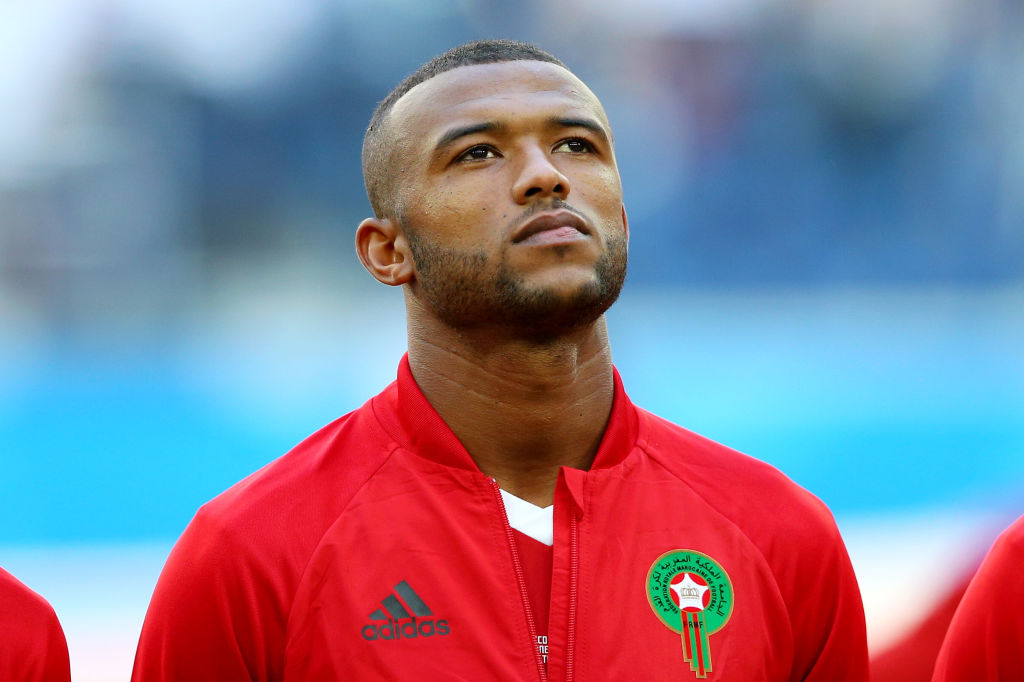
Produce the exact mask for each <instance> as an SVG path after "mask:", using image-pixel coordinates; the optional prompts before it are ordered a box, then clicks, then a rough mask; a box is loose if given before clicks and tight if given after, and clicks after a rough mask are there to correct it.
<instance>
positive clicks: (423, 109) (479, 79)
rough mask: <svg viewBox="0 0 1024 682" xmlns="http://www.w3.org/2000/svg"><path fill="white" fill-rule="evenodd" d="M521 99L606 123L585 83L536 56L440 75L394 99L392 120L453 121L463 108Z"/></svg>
mask: <svg viewBox="0 0 1024 682" xmlns="http://www.w3.org/2000/svg"><path fill="white" fill-rule="evenodd" d="M519 97H530V98H531V99H532V101H549V102H552V103H558V104H560V105H562V106H566V107H572V108H579V109H581V110H585V111H588V112H589V113H591V114H592V115H594V116H596V117H598V119H599V121H600V122H601V123H603V124H604V125H605V126H607V125H608V120H607V117H606V116H605V113H604V109H603V108H602V107H601V103H600V102H599V101H598V99H597V97H596V96H595V95H594V93H593V92H591V91H590V88H588V87H587V86H586V85H585V84H584V83H583V81H581V80H580V79H579V78H577V77H576V76H575V75H574V74H573V73H572V72H570V71H568V70H567V69H565V68H563V67H561V66H558V65H557V64H551V63H549V62H541V61H534V60H518V61H509V62H497V63H491V64H473V65H470V66H460V67H457V68H455V69H451V70H450V71H445V72H444V73H441V74H438V75H437V76H434V77H433V78H431V79H428V80H426V81H424V82H422V83H420V84H418V85H416V87H414V88H412V89H411V90H409V92H407V93H405V95H403V96H402V97H401V98H399V100H398V101H397V102H395V104H394V107H393V108H392V110H391V123H392V124H393V125H397V126H398V127H400V128H404V127H405V126H406V125H411V126H413V127H415V128H421V127H427V126H430V125H431V124H435V123H449V122H450V119H451V117H452V116H457V115H459V113H460V112H472V111H475V110H476V109H488V110H491V111H500V110H501V109H502V108H504V107H505V106H507V107H508V108H510V109H512V108H513V107H514V103H515V101H516V98H519ZM422 132H426V131H425V130H424V131H422Z"/></svg>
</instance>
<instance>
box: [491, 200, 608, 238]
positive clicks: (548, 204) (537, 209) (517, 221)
mask: <svg viewBox="0 0 1024 682" xmlns="http://www.w3.org/2000/svg"><path fill="white" fill-rule="evenodd" d="M558 210H563V211H569V212H570V213H572V214H573V215H575V216H577V217H578V218H579V219H580V220H582V221H584V222H586V223H587V224H588V225H589V224H590V223H589V222H588V221H587V219H586V216H584V215H583V214H582V213H581V212H580V211H578V210H577V209H576V208H575V207H573V206H572V204H570V203H569V202H567V201H564V200H563V199H552V200H550V201H545V202H541V203H537V204H533V205H532V206H530V207H529V208H527V209H526V210H525V211H523V212H522V213H520V214H519V215H518V216H516V217H515V218H514V219H512V220H510V221H509V222H508V224H507V225H505V234H513V233H514V232H515V231H516V229H518V228H519V226H520V225H522V224H523V223H525V222H526V221H528V220H529V219H530V218H532V217H533V216H534V215H536V214H537V213H543V212H544V211H558Z"/></svg>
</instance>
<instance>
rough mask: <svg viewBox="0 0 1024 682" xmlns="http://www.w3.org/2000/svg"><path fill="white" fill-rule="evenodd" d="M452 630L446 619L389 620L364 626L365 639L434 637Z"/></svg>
mask: <svg viewBox="0 0 1024 682" xmlns="http://www.w3.org/2000/svg"><path fill="white" fill-rule="evenodd" d="M450 631H451V630H450V629H449V627H448V621H446V620H437V621H435V620H433V619H432V618H428V619H426V620H415V619H413V620H408V621H405V622H398V621H388V622H386V623H383V624H381V625H375V624H373V623H370V624H368V625H364V626H363V639H366V640H369V641H371V642H372V641H373V640H375V639H412V638H414V637H432V636H434V635H447V634H448V633H449V632H450Z"/></svg>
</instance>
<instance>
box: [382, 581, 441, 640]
mask: <svg viewBox="0 0 1024 682" xmlns="http://www.w3.org/2000/svg"><path fill="white" fill-rule="evenodd" d="M380 605H381V606H382V607H383V608H380V609H377V610H376V611H374V612H373V613H371V614H370V620H375V621H383V622H381V623H367V624H366V625H364V626H363V630H362V634H363V639H366V640H369V641H371V642H372V641H373V640H376V639H403V638H404V639H412V638H414V637H433V636H434V635H447V634H448V633H449V632H450V631H451V630H450V628H449V627H448V621H446V620H434V619H433V618H431V616H433V615H434V613H433V612H432V611H431V610H430V607H429V606H427V604H426V602H424V601H423V599H422V598H421V597H420V595H418V594H416V591H415V590H414V589H412V586H410V585H409V583H407V582H406V581H404V580H403V581H402V582H400V583H398V584H397V585H395V591H394V593H392V594H389V595H388V596H386V597H384V599H382V600H381V602H380Z"/></svg>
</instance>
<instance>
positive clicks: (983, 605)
mask: <svg viewBox="0 0 1024 682" xmlns="http://www.w3.org/2000/svg"><path fill="white" fill-rule="evenodd" d="M1022 567H1024V516H1021V517H1020V518H1018V519H1017V520H1016V521H1015V522H1014V523H1013V524H1012V525H1011V526H1010V527H1009V528H1007V529H1006V530H1005V531H1003V533H1002V535H1000V536H999V538H998V539H997V540H996V542H995V544H994V545H992V549H991V550H990V551H989V553H988V556H986V557H985V560H984V561H982V563H981V567H980V568H979V569H978V572H977V573H976V574H975V575H974V578H972V579H971V582H970V584H968V586H967V591H966V592H965V593H964V596H963V599H961V600H960V605H959V606H958V607H957V609H956V613H955V614H954V615H953V620H952V622H951V623H950V625H949V630H948V631H947V632H946V639H945V640H944V641H943V642H942V648H941V649H940V650H939V657H938V660H937V661H936V663H935V672H934V674H933V676H932V680H933V682H959V681H960V680H971V681H972V682H975V681H977V682H982V681H990V682H999V681H1000V680H1021V679H1024V577H1022Z"/></svg>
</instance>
